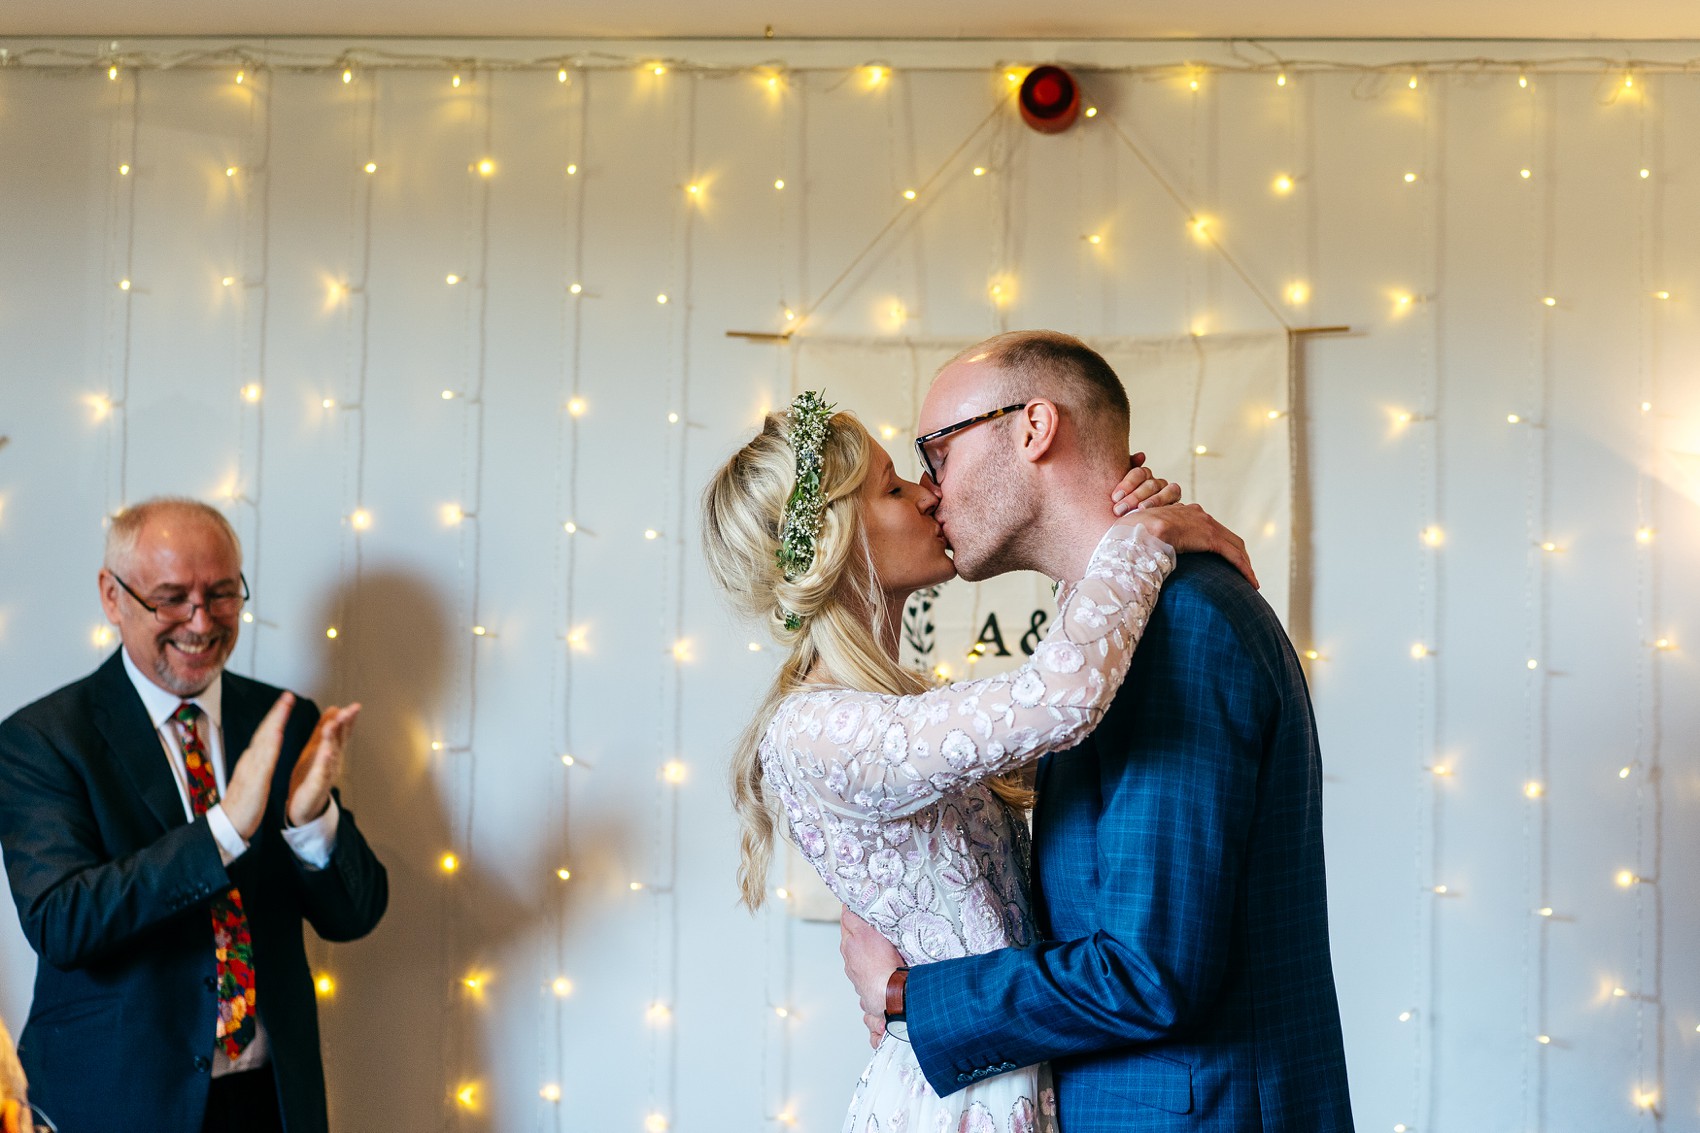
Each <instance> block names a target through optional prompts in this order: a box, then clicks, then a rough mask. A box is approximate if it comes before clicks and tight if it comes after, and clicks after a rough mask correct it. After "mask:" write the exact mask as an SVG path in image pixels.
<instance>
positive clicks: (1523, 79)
mask: <svg viewBox="0 0 1700 1133" xmlns="http://www.w3.org/2000/svg"><path fill="white" fill-rule="evenodd" d="M1517 85H1518V86H1519V87H1521V88H1522V89H1523V90H1528V89H1529V76H1528V75H1518V76H1517Z"/></svg>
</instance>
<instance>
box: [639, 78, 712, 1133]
mask: <svg viewBox="0 0 1700 1133" xmlns="http://www.w3.org/2000/svg"><path fill="white" fill-rule="evenodd" d="M682 87H683V94H682V95H677V96H675V98H674V101H673V106H672V110H673V131H674V135H675V137H674V145H673V147H672V149H671V151H670V152H672V153H674V154H676V155H679V159H680V160H681V161H682V163H683V165H682V170H683V172H684V174H685V177H684V178H681V179H680V181H681V182H684V181H685V180H686V178H694V176H695V169H696V159H697V158H696V151H697V102H698V97H699V93H700V92H699V90H698V87H697V81H696V79H695V77H694V76H693V77H692V81H691V82H689V83H686V84H682ZM690 184H693V185H694V184H696V182H695V181H694V180H691V181H690ZM680 196H681V197H682V198H683V201H682V203H681V204H680V205H678V206H676V207H675V208H674V209H673V210H672V211H671V213H670V216H671V233H670V239H669V241H668V246H669V249H670V252H669V260H670V264H669V269H668V275H669V277H670V278H671V279H672V280H673V281H674V282H675V283H677V284H678V285H679V286H678V287H676V288H675V289H674V290H676V291H677V292H678V293H679V294H678V301H677V302H673V301H672V299H671V295H670V293H668V292H663V293H662V294H663V295H664V296H667V297H668V299H669V301H668V302H667V303H666V304H665V305H666V306H667V307H669V308H670V310H669V312H668V314H667V316H666V318H667V331H666V335H667V351H668V353H670V354H672V355H673V356H674V357H675V358H676V359H677V361H676V364H674V365H673V366H671V367H669V368H668V382H667V394H666V396H667V405H668V407H669V409H668V417H667V427H668V431H669V432H670V433H671V436H669V437H668V438H667V443H666V444H665V445H664V448H665V451H666V462H667V472H666V475H667V480H668V482H670V483H672V484H673V486H674V496H673V505H674V506H673V511H672V514H671V515H670V516H669V521H668V524H667V531H666V539H667V544H668V547H667V554H666V555H665V556H664V557H663V559H662V572H661V573H662V579H661V592H662V594H663V595H664V596H665V600H664V602H663V603H662V609H661V612H660V629H661V632H662V635H663V638H664V641H665V642H666V645H665V646H664V649H665V651H666V653H667V654H669V655H670V656H671V665H670V666H668V667H667V668H666V669H665V670H664V671H663V674H662V679H661V680H660V681H659V682H658V690H657V691H658V693H659V698H660V703H659V704H658V705H657V709H658V710H657V712H656V725H657V733H658V735H657V743H656V748H657V757H658V759H659V761H660V762H659V765H658V766H657V768H656V777H655V782H656V796H655V822H654V825H653V827H652V830H651V834H652V837H651V866H650V868H651V871H652V873H651V881H650V883H649V884H648V889H649V890H650V892H651V899H650V915H651V925H652V928H653V942H652V946H651V978H652V981H653V986H654V988H655V996H654V998H653V999H652V1001H651V1007H650V1011H651V1018H650V1024H651V1028H650V1059H649V1061H650V1066H649V1097H650V1118H649V1126H650V1131H651V1133H660V1131H661V1130H663V1129H666V1128H668V1127H669V1126H670V1124H671V1123H672V1121H673V1120H674V1118H675V1117H676V1108H677V1103H678V1089H679V1065H678V1045H679V1040H678V1029H677V1027H675V1026H674V1025H673V1014H674V1011H675V1009H676V1007H677V1000H678V987H679V960H680V953H681V949H680V945H679V896H678V874H679V812H680V803H679V793H680V785H681V784H682V782H683V780H684V774H685V766H686V765H685V763H684V761H683V756H684V753H685V752H684V749H685V735H684V666H685V665H686V664H687V663H688V661H689V646H690V642H689V641H688V640H687V639H686V638H685V635H684V633H685V585H686V566H687V560H688V554H689V551H688V546H689V544H688V542H687V540H686V538H685V531H686V526H687V523H688V509H689V507H690V502H691V493H690V491H689V486H688V485H687V483H686V476H687V452H688V440H689V433H690V429H691V428H692V425H691V418H690V413H691V404H690V375H691V351H690V343H691V328H692V317H691V315H692V303H693V286H692V285H693V279H692V274H693V268H694V256H693V253H694V237H695V229H696V225H695V212H696V204H695V201H694V197H695V194H693V193H689V192H686V193H681V194H680ZM674 311H676V312H677V314H673V313H672V312H674Z"/></svg>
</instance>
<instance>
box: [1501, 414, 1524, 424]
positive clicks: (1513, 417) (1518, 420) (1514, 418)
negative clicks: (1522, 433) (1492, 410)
mask: <svg viewBox="0 0 1700 1133" xmlns="http://www.w3.org/2000/svg"><path fill="white" fill-rule="evenodd" d="M1505 423H1506V424H1507V425H1521V424H1522V423H1523V415H1522V414H1521V413H1507V414H1506V415H1505Z"/></svg>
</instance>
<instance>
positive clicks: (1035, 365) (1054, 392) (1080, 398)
mask: <svg viewBox="0 0 1700 1133" xmlns="http://www.w3.org/2000/svg"><path fill="white" fill-rule="evenodd" d="M967 359H973V360H975V361H986V362H991V363H993V364H994V365H995V366H997V368H998V378H997V381H996V384H995V385H994V387H993V391H994V392H995V394H996V396H995V398H993V401H992V405H994V406H995V405H1008V404H1013V403H1015V402H1018V401H1021V400H1024V399H1027V398H1034V397H1044V398H1048V399H1050V400H1051V401H1054V402H1056V403H1057V404H1058V405H1059V406H1060V407H1061V408H1062V409H1063V411H1064V412H1065V413H1067V414H1068V415H1069V416H1071V417H1072V418H1073V419H1074V427H1075V429H1076V431H1077V432H1078V433H1079V434H1080V438H1081V442H1082V444H1083V445H1085V446H1087V448H1088V450H1089V451H1091V450H1097V449H1104V450H1106V453H1105V454H1103V455H1108V456H1111V457H1115V458H1117V459H1119V458H1121V457H1125V456H1126V455H1127V437H1128V429H1129V427H1130V425H1131V421H1132V410H1131V409H1130V408H1129V406H1128V400H1127V390H1126V389H1124V388H1123V387H1122V383H1121V379H1120V378H1118V377H1117V376H1116V372H1115V371H1114V370H1113V369H1111V368H1110V364H1109V363H1108V362H1106V361H1104V356H1103V355H1102V354H1099V353H1098V352H1097V351H1096V350H1094V349H1092V348H1091V347H1090V346H1088V345H1086V344H1085V343H1084V342H1082V341H1080V339H1078V338H1075V337H1074V336H1073V335H1072V334H1063V333H1062V332H1061V331H1054V330H1014V331H1009V332H1007V333H1005V334H1000V335H997V336H995V337H993V338H988V339H986V341H984V342H981V343H978V344H976V345H974V346H970V347H969V348H968V349H967V350H964V351H963V352H962V353H960V354H958V355H957V356H956V357H955V358H953V359H951V361H952V362H959V361H963V360H967ZM946 364H947V365H948V364H949V363H946ZM991 407H992V406H988V407H987V408H991ZM1111 449H1114V450H1116V451H1115V452H1108V451H1107V450H1111ZM1091 455H1095V456H1096V455H1100V454H1099V453H1097V452H1096V451H1092V452H1091Z"/></svg>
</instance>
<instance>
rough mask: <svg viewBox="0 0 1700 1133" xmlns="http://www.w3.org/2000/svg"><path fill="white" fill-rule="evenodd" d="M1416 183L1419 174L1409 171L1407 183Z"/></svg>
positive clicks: (1406, 178)
mask: <svg viewBox="0 0 1700 1133" xmlns="http://www.w3.org/2000/svg"><path fill="white" fill-rule="evenodd" d="M1416 183H1417V175H1416V174H1415V173H1413V172H1409V171H1407V172H1406V174H1405V184H1407V185H1415V184H1416Z"/></svg>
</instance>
